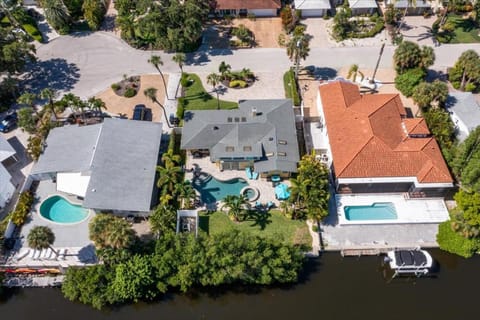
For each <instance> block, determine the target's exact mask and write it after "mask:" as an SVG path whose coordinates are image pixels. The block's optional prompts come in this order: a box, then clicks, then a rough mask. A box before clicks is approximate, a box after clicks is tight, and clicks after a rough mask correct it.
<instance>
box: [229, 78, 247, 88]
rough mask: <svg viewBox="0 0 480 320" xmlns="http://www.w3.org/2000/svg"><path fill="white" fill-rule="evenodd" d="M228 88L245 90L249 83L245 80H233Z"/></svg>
mask: <svg viewBox="0 0 480 320" xmlns="http://www.w3.org/2000/svg"><path fill="white" fill-rule="evenodd" d="M228 86H229V87H230V88H237V87H240V88H245V87H247V83H246V82H245V81H243V80H232V81H230V83H229V85H228Z"/></svg>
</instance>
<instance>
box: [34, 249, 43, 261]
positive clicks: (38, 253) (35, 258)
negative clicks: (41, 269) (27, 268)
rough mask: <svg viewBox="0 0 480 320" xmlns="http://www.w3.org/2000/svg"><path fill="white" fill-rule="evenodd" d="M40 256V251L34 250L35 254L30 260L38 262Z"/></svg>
mask: <svg viewBox="0 0 480 320" xmlns="http://www.w3.org/2000/svg"><path fill="white" fill-rule="evenodd" d="M41 254H42V250H35V253H34V254H33V257H32V259H33V260H38V259H39V258H40V255H41Z"/></svg>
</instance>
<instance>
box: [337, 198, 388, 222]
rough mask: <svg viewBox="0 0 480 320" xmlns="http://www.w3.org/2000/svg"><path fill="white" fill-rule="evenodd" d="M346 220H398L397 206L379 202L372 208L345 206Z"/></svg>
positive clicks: (371, 206)
mask: <svg viewBox="0 0 480 320" xmlns="http://www.w3.org/2000/svg"><path fill="white" fill-rule="evenodd" d="M343 209H344V211H345V218H347V220H350V221H359V220H394V219H397V211H396V210H395V205H394V204H393V203H391V202H378V203H373V204H372V205H370V206H345V207H344V208H343Z"/></svg>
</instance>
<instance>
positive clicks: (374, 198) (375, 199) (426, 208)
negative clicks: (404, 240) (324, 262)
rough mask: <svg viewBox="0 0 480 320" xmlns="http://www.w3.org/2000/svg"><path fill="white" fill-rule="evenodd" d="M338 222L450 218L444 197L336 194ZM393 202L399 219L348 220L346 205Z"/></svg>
mask: <svg viewBox="0 0 480 320" xmlns="http://www.w3.org/2000/svg"><path fill="white" fill-rule="evenodd" d="M335 198H336V204H337V215H338V223H339V224H340V225H353V224H357V225H358V224H405V223H441V222H444V221H446V220H448V219H449V215H448V210H447V206H446V205H445V202H444V201H443V199H440V198H437V199H436V198H428V199H421V198H415V199H405V198H404V197H403V195H401V194H386V195H382V194H370V195H358V194H356V195H339V194H337V195H336V196H335ZM389 202H390V203H393V205H394V206H395V211H396V213H397V219H392V220H348V219H347V218H346V217H345V207H347V206H365V205H372V204H374V203H389Z"/></svg>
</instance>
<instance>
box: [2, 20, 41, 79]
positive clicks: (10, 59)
mask: <svg viewBox="0 0 480 320" xmlns="http://www.w3.org/2000/svg"><path fill="white" fill-rule="evenodd" d="M34 54H35V46H34V45H32V44H30V43H28V42H27V39H26V38H25V37H24V36H23V35H22V34H20V33H14V32H12V28H10V27H2V26H0V73H3V72H8V73H9V74H11V75H13V74H17V73H20V72H23V71H24V69H25V66H26V64H27V63H28V62H30V61H35V55H34Z"/></svg>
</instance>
